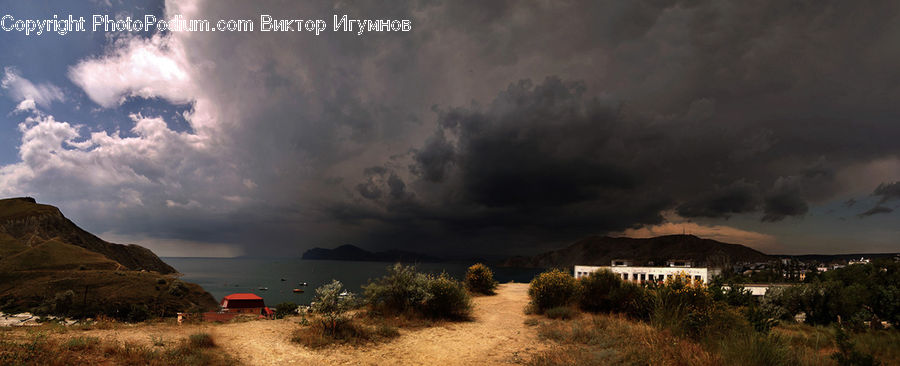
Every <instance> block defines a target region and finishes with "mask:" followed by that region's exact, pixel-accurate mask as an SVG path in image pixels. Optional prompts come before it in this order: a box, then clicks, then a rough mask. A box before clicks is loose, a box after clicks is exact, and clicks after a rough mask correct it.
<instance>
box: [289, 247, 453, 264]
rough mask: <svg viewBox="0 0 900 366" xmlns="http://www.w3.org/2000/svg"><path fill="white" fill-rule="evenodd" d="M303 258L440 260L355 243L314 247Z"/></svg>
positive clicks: (404, 260)
mask: <svg viewBox="0 0 900 366" xmlns="http://www.w3.org/2000/svg"><path fill="white" fill-rule="evenodd" d="M303 259H322V260H335V261H369V262H440V261H441V259H440V258H436V257H432V256H428V255H425V254H419V253H414V252H405V251H402V250H387V251H383V252H370V251H368V250H365V249H362V248H360V247H357V246H354V245H349V244H347V245H341V246H339V247H337V248H334V249H326V248H312V249H310V250H307V251H306V252H304V253H303Z"/></svg>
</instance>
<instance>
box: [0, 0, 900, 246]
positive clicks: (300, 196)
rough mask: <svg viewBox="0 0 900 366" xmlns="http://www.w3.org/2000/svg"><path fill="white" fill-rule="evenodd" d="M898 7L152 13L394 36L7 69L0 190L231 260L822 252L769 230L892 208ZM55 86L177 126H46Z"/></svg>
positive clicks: (119, 40)
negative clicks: (15, 148)
mask: <svg viewBox="0 0 900 366" xmlns="http://www.w3.org/2000/svg"><path fill="white" fill-rule="evenodd" d="M898 10H900V4H898V3H896V2H892V1H878V2H873V3H867V4H858V3H852V2H842V1H820V2H788V1H776V0H772V1H764V2H752V3H751V2H741V1H674V0H673V1H631V2H620V1H555V2H547V3H521V2H510V1H491V2H479V1H396V2H391V3H390V4H384V3H383V2H354V3H353V4H348V3H342V2H340V3H334V4H327V3H308V2H291V3H275V2H244V1H193V2H175V1H170V2H167V3H166V4H165V13H166V14H167V15H173V14H181V15H183V16H185V17H186V18H191V17H195V18H207V19H242V18H256V17H258V16H259V14H281V15H280V16H286V17H304V18H310V17H322V18H327V19H330V17H331V15H332V14H350V15H351V16H357V17H362V18H367V17H368V18H374V19H389V18H395V19H411V20H412V24H413V29H412V31H411V32H406V33H385V34H378V33H367V34H364V35H362V36H359V35H356V34H355V33H344V32H325V33H323V34H322V35H320V36H314V35H311V34H305V33H297V34H295V33H260V32H252V33H250V32H248V33H227V32H220V33H190V32H171V33H166V34H158V35H154V36H151V37H130V36H128V35H121V36H119V37H110V40H109V44H108V45H107V48H106V49H105V50H104V52H103V53H101V54H97V55H94V56H92V57H89V58H85V59H79V60H74V61H73V62H72V63H71V64H69V65H66V66H65V67H66V68H67V72H66V75H68V78H69V84H68V85H63V86H62V89H59V88H57V87H56V86H53V85H51V84H47V83H43V82H30V81H28V78H33V77H34V76H33V75H24V74H21V73H15V74H14V76H15V80H16V83H15V85H19V86H22V85H24V86H28V85H32V86H35V87H34V88H31V89H34V90H38V91H42V92H41V93H39V95H40V96H42V97H41V98H43V99H39V98H38V96H39V95H38V94H34V93H32V94H34V95H32V94H28V93H26V92H24V91H20V92H8V93H7V96H8V97H10V98H13V99H15V102H16V103H25V102H26V99H28V98H26V97H27V96H29V95H31V97H30V98H31V100H32V102H31V103H26V104H24V105H25V107H23V108H22V110H23V111H26V112H27V113H29V114H30V115H28V116H23V113H26V112H21V111H20V112H17V113H18V114H15V115H14V116H19V117H17V118H19V119H20V120H19V121H16V124H15V125H16V126H17V129H16V130H15V131H4V132H3V133H16V134H21V139H20V145H21V146H20V153H19V157H18V161H16V162H14V163H11V164H7V165H4V166H2V167H0V183H3V184H2V185H0V193H2V194H3V195H25V194H28V195H34V196H36V197H37V198H38V199H39V200H41V201H43V202H47V203H51V204H56V205H59V206H60V207H61V208H63V210H64V212H66V213H67V214H68V215H69V216H71V217H73V219H75V221H76V222H79V223H84V225H85V226H86V228H88V229H90V230H93V231H97V232H109V233H110V235H114V236H115V237H116V238H128V237H134V238H137V239H136V240H138V239H140V238H150V239H153V240H156V239H171V240H173V241H178V242H179V243H181V242H193V243H197V244H198V245H202V244H203V243H209V244H210V245H215V247H216V248H221V247H222V246H227V245H231V246H233V247H234V248H237V249H239V250H238V251H241V250H243V251H249V250H264V251H268V252H272V253H299V252H301V251H302V250H303V249H305V248H309V247H313V246H336V245H338V244H342V243H354V244H358V245H361V246H364V247H368V248H372V249H386V248H403V249H413V250H417V251H422V252H428V253H439V254H440V253H476V254H498V255H499V254H504V255H505V254H520V253H532V252H536V251H540V250H545V249H550V248H553V247H556V246H559V245H561V244H563V243H567V242H570V241H573V240H576V239H578V238H579V237H581V236H583V235H587V234H595V233H597V234H605V233H620V232H642V231H640V230H642V229H641V228H654V227H655V228H661V227H668V226H666V225H668V224H669V223H670V222H669V221H671V220H673V215H671V214H667V213H674V214H675V216H677V217H676V218H675V219H677V220H691V221H695V222H696V223H695V224H694V225H700V224H704V225H709V226H708V227H710V228H716V230H715V232H717V233H740V236H737V238H757V239H759V238H765V240H761V239H760V240H757V239H754V240H757V241H758V242H764V243H765V245H766V246H767V248H773V250H777V251H779V252H791V251H792V250H801V249H793V248H799V247H804V249H802V250H804V251H809V250H810V249H808V248H809V246H808V245H812V244H810V243H816V242H817V240H818V239H817V236H816V235H814V233H801V232H790V231H789V230H790V229H789V228H788V229H786V228H785V227H787V226H788V225H792V224H794V223H797V222H801V221H804V220H806V221H809V222H814V223H815V224H813V226H814V227H816V226H817V225H819V226H820V227H822V228H823V229H824V228H826V227H827V226H828V225H827V223H826V221H825V220H827V219H828V218H825V217H823V216H821V214H819V213H818V211H817V210H816V208H818V207H824V206H827V205H833V206H836V207H838V208H837V210H838V211H841V212H839V213H838V215H840V214H843V215H855V214H857V213H858V209H857V211H855V212H850V210H851V207H850V206H853V205H847V206H842V205H841V204H840V203H841V202H859V203H858V205H859V204H863V203H862V202H864V201H865V200H867V199H868V200H869V201H872V200H877V201H878V202H867V203H865V204H866V205H867V206H866V207H871V206H870V205H873V204H874V206H875V207H876V208H879V207H881V208H882V209H881V210H880V211H878V212H873V213H872V214H875V213H880V215H878V217H873V218H871V219H868V220H853V221H860V222H862V221H866V222H869V221H870V220H875V219H878V218H879V217H882V218H894V219H896V215H897V213H896V212H891V211H888V210H891V209H890V208H888V207H887V206H886V205H885V203H887V202H889V201H891V200H895V199H897V198H898V197H900V194H898V193H897V192H898V191H897V188H896V187H897V185H898V183H896V181H897V180H898V179H900V161H898V156H900V144H897V138H898V137H900V124H897V123H896V121H897V120H898V118H900V109H898V107H897V106H896V100H898V98H900V88H898V84H897V83H896V80H900V69H898V68H897V67H896V65H897V64H898V63H900V47H898V46H897V45H900V22H897V18H898V14H900V11H898ZM136 60H139V61H140V62H137V61H136ZM136 62H137V63H136ZM10 70H12V69H10ZM109 74H117V75H120V77H118V78H108V77H107V76H108V75H109ZM10 80H12V79H10ZM36 80H37V79H36ZM7 84H9V85H10V87H9V88H13V83H12V82H9V83H4V88H5V89H7V86H6V85H7ZM16 88H17V90H18V89H22V90H24V89H23V88H24V87H16ZM63 89H65V90H69V89H71V90H78V91H79V92H80V93H83V94H84V95H85V96H86V98H87V100H89V101H90V103H92V105H91V106H90V107H91V108H100V109H126V108H128V106H129V104H128V101H130V100H135V99H154V100H162V101H164V102H165V103H168V104H170V105H173V106H179V107H180V108H186V112H185V113H183V115H180V116H179V118H183V119H184V121H185V123H186V124H187V127H186V128H176V124H175V121H174V120H173V119H172V118H171V117H168V116H157V115H153V114H152V113H151V112H150V111H142V110H138V111H133V113H132V115H133V116H132V117H131V119H130V120H129V121H124V122H123V123H124V124H125V125H126V126H130V127H129V128H126V129H123V131H125V132H122V133H120V132H119V131H113V130H102V129H101V130H98V129H97V128H96V127H85V126H94V125H93V124H90V123H89V122H90V121H65V122H63V121H61V120H59V119H57V118H56V117H54V116H52V115H50V114H49V113H48V111H47V110H46V108H43V106H45V105H48V104H50V103H51V102H52V104H53V105H54V106H58V105H60V104H62V103H63V102H65V99H64V98H62V97H61V96H59V94H58V93H57V91H58V90H63ZM36 98H38V99H36ZM35 102H36V103H35ZM26 107H27V108H26ZM42 108H43V109H42ZM858 172H866V174H859V173H858ZM887 182H895V183H887ZM873 190H874V191H873ZM873 192H874V193H873ZM849 200H853V201H849ZM884 208H886V209H887V210H884ZM873 210H875V209H874V208H873ZM870 211H871V210H870ZM867 216H871V215H867ZM816 220H819V221H816ZM835 220H836V219H835ZM722 225H735V228H726V227H725V226H722ZM769 228H772V229H773V230H775V229H777V230H779V231H778V233H779V234H790V235H789V236H790V237H791V238H793V239H792V240H799V242H780V241H779V239H778V235H775V234H769V233H767V230H769ZM673 230H674V229H673ZM747 230H756V231H759V232H760V233H752V232H749V231H747ZM785 230H788V231H785ZM796 230H800V229H796ZM804 230H808V229H804ZM846 230H848V232H851V233H853V232H854V231H853V229H852V228H848V229H846ZM644 231H647V232H656V231H653V230H649V229H646V230H644ZM657 231H659V230H657ZM868 232H869V231H867V230H865V229H864V228H860V229H859V230H858V231H857V232H856V233H857V234H859V235H861V236H862V237H864V238H863V239H862V240H861V241H862V242H865V241H866V240H869V241H870V242H871V243H874V244H872V245H871V246H870V247H871V248H883V247H884V246H885V245H886V244H885V243H887V242H888V241H887V239H885V238H882V237H874V236H873V237H870V238H868V239H866V238H865V235H875V234H866V233H868ZM887 235H890V233H888V234H887ZM150 239H147V240H150ZM736 240H740V239H736ZM859 241H860V240H857V241H855V242H859ZM876 244H877V245H876ZM837 248H838V247H836V246H832V247H821V248H813V249H815V250H819V251H824V252H827V251H833V250H837Z"/></svg>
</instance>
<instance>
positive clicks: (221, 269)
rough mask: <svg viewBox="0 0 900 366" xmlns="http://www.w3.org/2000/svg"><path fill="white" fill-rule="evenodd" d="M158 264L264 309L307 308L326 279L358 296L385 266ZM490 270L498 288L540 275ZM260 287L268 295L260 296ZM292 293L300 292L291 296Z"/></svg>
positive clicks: (437, 266) (232, 261) (236, 261)
mask: <svg viewBox="0 0 900 366" xmlns="http://www.w3.org/2000/svg"><path fill="white" fill-rule="evenodd" d="M163 261H165V262H166V263H168V264H169V265H171V266H172V267H175V269H177V270H178V271H179V272H181V273H183V274H184V276H183V277H182V279H183V280H185V281H188V282H193V283H196V284H198V285H200V286H203V288H204V289H206V291H209V293H210V294H212V295H213V296H214V297H215V298H216V300H218V301H221V300H222V297H224V296H225V295H228V294H232V293H236V292H251V293H254V294H257V295H259V296H261V297H262V298H263V299H265V301H266V305H268V306H274V305H275V304H278V303H281V302H286V301H291V302H295V303H298V304H309V302H310V301H312V298H313V296H314V295H315V289H316V288H317V287H319V286H321V285H323V284H325V283H328V282H331V280H332V279H336V280H338V281H341V282H342V283H343V284H344V286H345V287H346V288H347V289H349V290H350V291H351V292H355V293H361V292H362V285H364V284H366V283H367V282H368V280H369V279H375V278H378V277H381V276H383V275H384V274H385V273H386V272H387V267H388V266H390V265H391V263H385V262H354V261H326V260H302V259H257V258H163ZM470 265H471V263H454V262H446V263H420V264H418V265H417V266H416V267H417V268H418V269H419V271H422V272H427V273H441V272H447V274H449V275H450V276H452V277H454V278H456V279H460V280H461V279H462V278H463V277H464V276H465V272H466V268H467V267H468V266H470ZM493 270H494V278H495V279H496V280H497V281H499V282H500V283H505V282H509V281H515V282H529V281H531V279H532V278H533V277H534V276H535V275H536V274H538V273H540V270H537V269H525V268H493ZM282 278H283V279H284V281H282V280H281V279H282ZM301 282H306V283H308V284H309V285H308V286H305V287H301V286H299V285H298V284H299V283H301ZM260 287H266V288H268V290H260V289H259V288H260ZM295 288H300V289H304V290H305V292H304V293H300V294H298V293H294V292H293V289H295Z"/></svg>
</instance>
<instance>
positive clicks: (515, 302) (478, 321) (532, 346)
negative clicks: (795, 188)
mask: <svg viewBox="0 0 900 366" xmlns="http://www.w3.org/2000/svg"><path fill="white" fill-rule="evenodd" d="M527 291H528V285H527V284H503V285H500V287H499V288H498V291H497V294H496V295H494V296H481V297H476V298H475V299H474V302H475V308H474V313H473V314H474V320H473V321H469V322H460V323H447V324H445V325H441V326H436V327H432V328H425V329H417V330H411V331H407V330H401V335H400V337H398V338H396V339H394V340H391V341H388V342H386V343H381V344H377V345H367V346H362V347H351V346H340V347H331V348H326V349H322V350H310V349H307V348H305V347H303V346H300V345H298V344H295V343H292V342H291V341H290V336H291V332H292V331H293V330H294V329H296V328H297V327H298V325H297V324H296V319H287V320H261V321H249V322H243V323H231V324H224V325H183V326H173V325H164V324H161V325H142V326H136V327H134V328H119V329H113V330H92V331H87V332H84V333H85V334H83V335H86V336H95V337H100V338H104V339H107V340H115V341H118V342H135V343H144V344H153V343H154V342H159V341H162V342H165V343H174V342H178V340H180V339H183V338H185V337H187V336H189V335H190V334H193V333H196V332H199V331H203V332H207V333H210V334H211V335H212V336H213V339H215V341H216V343H217V344H218V345H219V346H220V347H222V349H223V350H225V351H226V352H228V353H229V354H231V355H232V356H234V357H236V358H238V359H239V360H240V361H242V362H243V363H245V364H247V365H295V364H327V365H474V364H478V365H500V364H515V363H521V362H522V361H524V360H527V359H528V358H529V355H530V354H531V353H533V352H536V351H539V350H543V349H544V346H543V345H541V343H540V342H538V339H537V333H536V330H535V329H534V327H528V326H526V325H525V324H524V321H525V319H526V318H527V317H528V316H526V315H525V314H524V313H523V309H524V307H525V305H526V304H527V302H528V295H527Z"/></svg>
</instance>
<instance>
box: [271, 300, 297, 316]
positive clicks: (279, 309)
mask: <svg viewBox="0 0 900 366" xmlns="http://www.w3.org/2000/svg"><path fill="white" fill-rule="evenodd" d="M288 315H297V304H295V303H292V302H283V303H280V304H278V305H275V317H276V318H284V317H286V316H288Z"/></svg>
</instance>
